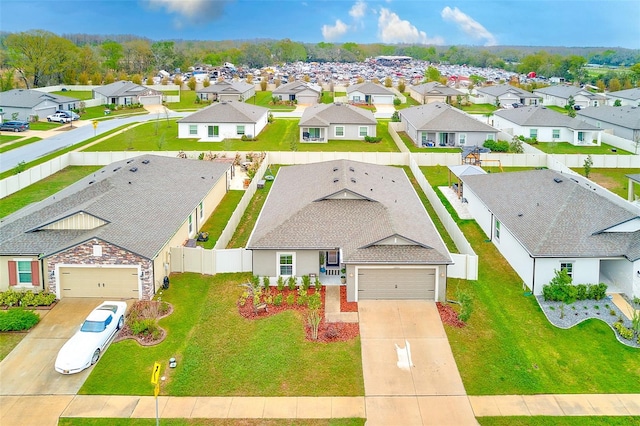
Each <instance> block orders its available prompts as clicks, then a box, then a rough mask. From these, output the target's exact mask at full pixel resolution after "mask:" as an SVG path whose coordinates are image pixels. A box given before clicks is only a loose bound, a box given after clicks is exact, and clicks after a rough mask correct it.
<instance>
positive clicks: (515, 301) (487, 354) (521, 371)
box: [422, 167, 640, 395]
mask: <svg viewBox="0 0 640 426" xmlns="http://www.w3.org/2000/svg"><path fill="white" fill-rule="evenodd" d="M422 170H423V172H424V173H425V176H426V177H427V179H429V183H430V184H431V185H433V186H442V185H447V181H446V180H444V179H443V176H446V175H445V174H444V173H442V172H441V171H440V170H439V169H438V168H436V167H426V168H422ZM443 202H445V203H446V204H447V205H448V202H447V201H446V200H443ZM455 217H456V218H457V215H456V216H455ZM457 221H458V224H459V226H460V228H461V229H462V231H463V232H464V234H465V236H466V237H467V240H468V241H469V242H470V243H471V245H472V246H473V249H474V250H475V252H476V253H477V254H478V257H479V277H478V280H477V281H466V280H458V279H449V280H447V291H448V298H449V299H456V290H457V289H458V288H460V289H461V290H464V291H465V292H467V293H468V294H469V295H470V296H471V297H472V299H473V301H474V304H473V306H474V309H473V313H472V315H471V319H470V320H469V322H468V324H467V326H466V327H464V328H453V327H450V326H445V330H446V332H447V335H448V337H449V342H450V344H451V348H452V350H453V354H454V357H455V359H456V363H457V365H458V369H459V370H460V375H461V376H462V380H463V383H464V385H465V388H466V390H467V393H468V394H469V395H530V394H554V393H555V394H575V393H638V392H640V382H639V381H638V378H639V377H640V350H638V349H634V348H630V347H628V346H625V345H623V344H621V343H619V342H618V341H617V340H616V338H615V334H614V332H613V330H611V328H610V327H609V326H608V325H607V324H605V323H604V322H602V321H598V320H595V319H591V320H587V321H585V322H583V323H581V324H578V325H577V326H575V327H572V328H570V329H568V330H561V329H559V328H556V327H554V326H553V325H551V324H550V323H549V321H548V320H547V319H546V317H545V316H544V314H543V313H542V311H541V309H540V307H539V305H538V304H537V302H536V300H535V298H534V297H532V296H525V295H524V290H523V288H522V280H521V279H520V277H519V276H518V275H517V274H516V273H515V271H514V270H513V269H512V268H511V266H510V265H509V264H508V263H507V261H506V260H505V259H504V257H502V255H501V254H500V253H499V252H498V250H497V249H496V247H495V246H494V245H493V243H491V242H486V239H487V236H486V235H485V234H484V232H483V231H482V230H481V229H480V227H479V226H478V225H477V224H476V222H475V221H473V220H459V219H457Z"/></svg>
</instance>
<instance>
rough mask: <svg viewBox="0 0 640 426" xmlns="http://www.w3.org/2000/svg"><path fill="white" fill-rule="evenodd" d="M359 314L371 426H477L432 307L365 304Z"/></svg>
mask: <svg viewBox="0 0 640 426" xmlns="http://www.w3.org/2000/svg"><path fill="white" fill-rule="evenodd" d="M358 314H359V318H360V336H361V342H362V369H363V375H364V387H365V404H366V412H367V426H373V425H398V424H402V425H439V426H444V425H455V426H462V425H477V424H478V423H477V422H476V420H475V416H474V414H473V410H472V408H471V404H470V402H469V398H468V397H467V394H466V391H465V389H464V386H463V384H462V379H461V378H460V373H459V372H458V368H457V366H456V363H455V360H454V358H453V354H452V352H451V347H450V346H449V341H448V340H447V335H446V334H445V331H444V328H443V326H442V322H441V320H440V316H439V315H438V310H437V307H436V305H435V303H434V302H428V301H404V300H402V301H401V300H393V301H391V300H375V301H369V300H366V301H360V302H358ZM406 342H409V345H410V359H411V363H410V364H411V365H407V366H406V367H404V368H401V367H402V365H401V363H402V361H406V360H408V358H409V357H407V358H403V356H404V355H408V354H407V352H404V353H403V352H402V351H400V355H399V351H398V350H397V347H399V348H401V349H403V348H405V347H406ZM396 345H397V347H396Z"/></svg>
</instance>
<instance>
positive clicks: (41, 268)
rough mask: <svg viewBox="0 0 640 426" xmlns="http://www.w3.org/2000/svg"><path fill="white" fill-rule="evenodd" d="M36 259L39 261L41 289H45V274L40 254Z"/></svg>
mask: <svg viewBox="0 0 640 426" xmlns="http://www.w3.org/2000/svg"><path fill="white" fill-rule="evenodd" d="M38 260H39V261H40V276H41V277H42V279H41V281H42V291H46V284H45V279H46V276H45V274H44V259H43V258H42V255H40V256H38Z"/></svg>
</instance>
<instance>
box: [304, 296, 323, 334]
mask: <svg viewBox="0 0 640 426" xmlns="http://www.w3.org/2000/svg"><path fill="white" fill-rule="evenodd" d="M307 304H308V306H309V315H308V316H307V322H308V323H309V327H310V328H311V338H312V339H313V340H318V328H320V321H321V320H322V317H321V316H320V313H319V312H318V311H319V310H320V307H321V306H322V299H321V297H320V293H318V292H316V293H314V294H312V295H310V296H309V298H308V300H307Z"/></svg>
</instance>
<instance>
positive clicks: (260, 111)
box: [178, 102, 269, 123]
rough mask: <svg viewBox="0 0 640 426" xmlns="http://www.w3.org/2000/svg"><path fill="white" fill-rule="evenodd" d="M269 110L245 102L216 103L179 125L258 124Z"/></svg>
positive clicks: (180, 121)
mask: <svg viewBox="0 0 640 426" xmlns="http://www.w3.org/2000/svg"><path fill="white" fill-rule="evenodd" d="M267 112H269V109H268V108H264V107H261V106H258V105H251V104H246V103H244V102H220V103H214V104H211V105H210V106H208V107H206V108H203V109H201V110H199V111H196V112H194V113H193V114H189V115H187V116H186V117H184V118H181V119H180V120H178V123H256V122H257V121H258V120H259V119H260V117H262V116H264V114H266V113H267Z"/></svg>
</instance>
